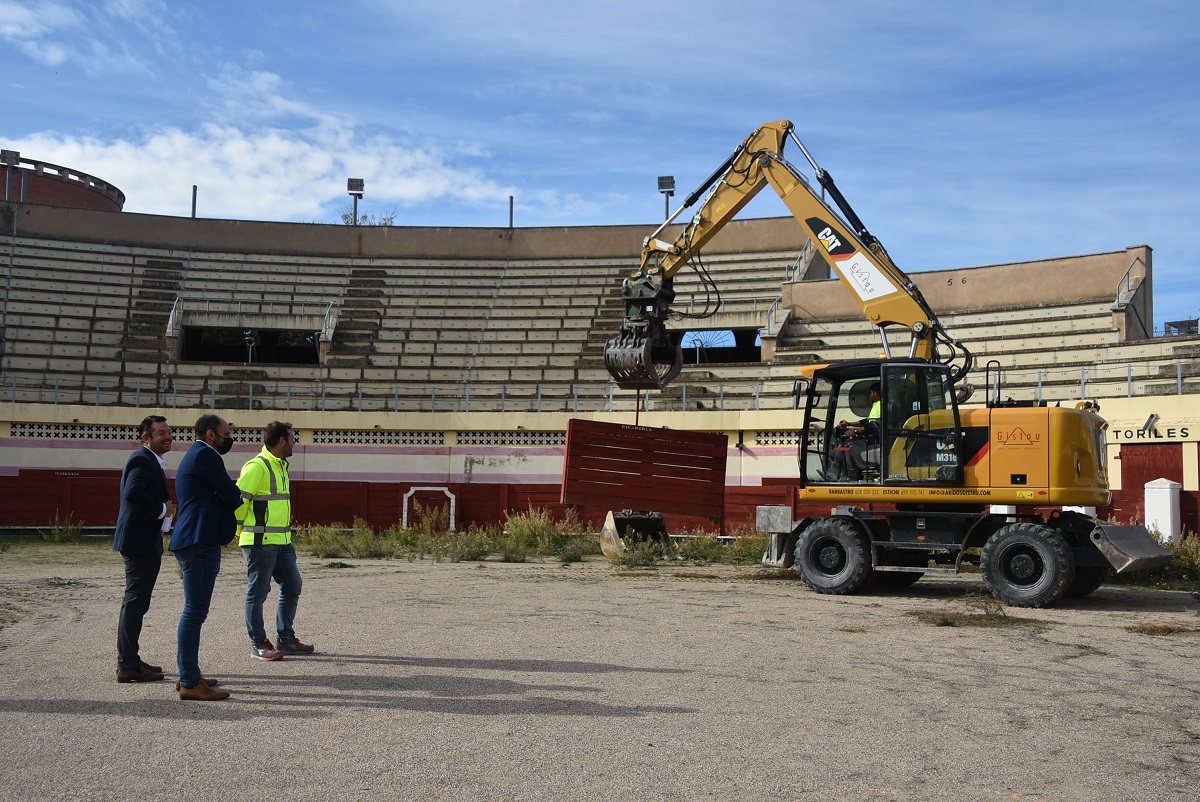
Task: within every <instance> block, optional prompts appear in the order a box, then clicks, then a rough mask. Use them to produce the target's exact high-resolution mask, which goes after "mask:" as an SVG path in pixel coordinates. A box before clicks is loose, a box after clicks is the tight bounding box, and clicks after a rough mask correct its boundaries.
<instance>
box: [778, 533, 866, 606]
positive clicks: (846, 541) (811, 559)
mask: <svg viewBox="0 0 1200 802" xmlns="http://www.w3.org/2000/svg"><path fill="white" fill-rule="evenodd" d="M869 549H870V544H869V543H868V542H867V537H866V535H864V534H863V532H862V530H861V529H859V528H858V527H857V526H855V525H854V524H853V523H851V522H850V521H847V520H844V519H841V518H823V519H821V520H819V521H816V522H815V523H813V524H812V525H811V526H809V527H808V528H807V529H805V530H804V531H803V532H801V533H800V538H799V539H798V540H797V541H796V570H797V571H798V572H799V574H800V576H801V578H802V579H803V580H804V581H805V583H806V584H807V585H808V586H809V587H810V588H812V589H813V590H815V591H816V592H817V593H832V594H836V595H843V594H846V593H853V592H854V591H856V590H858V589H859V588H861V587H862V586H863V583H864V582H866V581H867V578H868V577H869V576H870V575H871V558H870V552H869Z"/></svg>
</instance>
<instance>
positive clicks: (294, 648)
mask: <svg viewBox="0 0 1200 802" xmlns="http://www.w3.org/2000/svg"><path fill="white" fill-rule="evenodd" d="M279 651H281V652H283V653H284V654H312V653H313V652H314V651H315V647H313V645H312V644H310V643H301V642H300V639H299V638H292V639H291V640H285V639H284V638H280V639H279Z"/></svg>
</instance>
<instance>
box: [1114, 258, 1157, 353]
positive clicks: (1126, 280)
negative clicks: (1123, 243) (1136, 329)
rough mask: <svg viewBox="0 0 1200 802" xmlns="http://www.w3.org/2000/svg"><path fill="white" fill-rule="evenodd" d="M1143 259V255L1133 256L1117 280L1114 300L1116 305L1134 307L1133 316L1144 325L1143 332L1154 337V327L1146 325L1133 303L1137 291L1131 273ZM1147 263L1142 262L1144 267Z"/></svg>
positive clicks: (1139, 323)
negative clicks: (1123, 286)
mask: <svg viewBox="0 0 1200 802" xmlns="http://www.w3.org/2000/svg"><path fill="white" fill-rule="evenodd" d="M1141 261H1142V257H1141V256H1135V257H1133V261H1132V262H1130V263H1129V267H1127V268H1125V274H1124V275H1123V276H1121V278H1120V279H1119V280H1118V281H1117V293H1116V298H1115V300H1114V305H1115V306H1126V307H1129V308H1130V309H1132V310H1133V316H1134V317H1135V318H1137V322H1138V325H1140V326H1141V327H1142V334H1145V335H1149V336H1150V337H1153V336H1154V330H1153V329H1152V328H1147V327H1146V321H1144V320H1142V313H1141V312H1139V311H1138V308H1137V307H1136V306H1134V305H1133V303H1132V301H1133V295H1134V293H1135V292H1136V290H1134V289H1133V277H1132V276H1131V275H1130V273H1132V272H1133V268H1134V266H1135V265H1137V263H1138V262H1141ZM1145 264H1146V263H1145V262H1142V266H1143V267H1145ZM1121 285H1125V289H1124V290H1122V289H1121ZM1139 288H1140V285H1139ZM1122 298H1124V300H1122ZM1126 334H1128V332H1126Z"/></svg>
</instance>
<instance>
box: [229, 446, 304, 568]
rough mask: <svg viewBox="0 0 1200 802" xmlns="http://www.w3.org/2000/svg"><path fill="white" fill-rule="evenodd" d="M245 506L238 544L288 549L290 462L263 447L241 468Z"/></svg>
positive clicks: (289, 530)
mask: <svg viewBox="0 0 1200 802" xmlns="http://www.w3.org/2000/svg"><path fill="white" fill-rule="evenodd" d="M237 485H238V487H239V488H240V489H241V491H242V499H243V501H242V506H241V507H239V508H238V511H237V518H238V522H239V529H238V535H239V539H238V544H239V545H242V546H264V545H266V546H286V545H287V544H288V543H291V542H292V497H291V493H290V492H289V491H290V487H291V481H290V480H289V479H288V464H287V460H284V459H279V458H278V457H276V456H275V455H274V454H272V453H271V452H270V451H267V449H266V448H265V447H264V448H263V450H262V453H261V454H259V455H258V456H257V457H254V458H253V459H251V460H247V462H246V464H245V465H243V466H242V473H241V475H240V476H238V481H237Z"/></svg>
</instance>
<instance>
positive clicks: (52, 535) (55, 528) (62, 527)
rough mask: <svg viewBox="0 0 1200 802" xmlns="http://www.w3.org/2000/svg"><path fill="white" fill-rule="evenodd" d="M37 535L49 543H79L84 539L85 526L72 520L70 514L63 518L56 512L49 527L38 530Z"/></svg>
mask: <svg viewBox="0 0 1200 802" xmlns="http://www.w3.org/2000/svg"><path fill="white" fill-rule="evenodd" d="M37 533H38V536H39V537H40V538H41V539H42V540H45V541H47V542H49V543H77V542H78V541H79V540H81V539H82V538H83V526H82V525H81V524H79V523H77V522H76V521H75V520H74V519H72V517H71V514H70V513H67V514H66V515H65V516H63V515H61V514H60V513H59V511H58V510H55V511H54V517H53V518H51V519H50V524H49V526H47V527H45V528H44V529H38V530H37Z"/></svg>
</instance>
